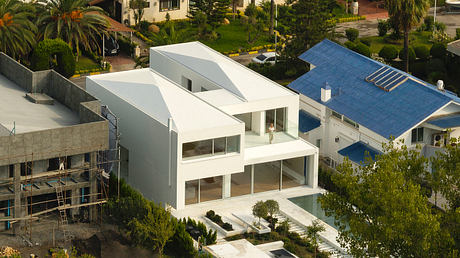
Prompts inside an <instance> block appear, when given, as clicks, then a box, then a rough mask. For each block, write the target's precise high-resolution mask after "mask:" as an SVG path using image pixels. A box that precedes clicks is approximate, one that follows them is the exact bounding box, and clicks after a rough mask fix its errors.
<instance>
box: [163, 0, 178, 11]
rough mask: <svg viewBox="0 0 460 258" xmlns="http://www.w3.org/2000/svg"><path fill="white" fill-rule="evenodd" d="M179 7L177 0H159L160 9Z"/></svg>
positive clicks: (166, 9)
mask: <svg viewBox="0 0 460 258" xmlns="http://www.w3.org/2000/svg"><path fill="white" fill-rule="evenodd" d="M177 9H180V4H179V0H160V11H168V10H177Z"/></svg>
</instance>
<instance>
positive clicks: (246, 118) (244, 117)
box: [235, 113, 252, 131]
mask: <svg viewBox="0 0 460 258" xmlns="http://www.w3.org/2000/svg"><path fill="white" fill-rule="evenodd" d="M235 117H236V118H238V119H239V120H241V121H243V122H244V127H245V130H246V131H251V130H252V113H244V114H238V115H235Z"/></svg>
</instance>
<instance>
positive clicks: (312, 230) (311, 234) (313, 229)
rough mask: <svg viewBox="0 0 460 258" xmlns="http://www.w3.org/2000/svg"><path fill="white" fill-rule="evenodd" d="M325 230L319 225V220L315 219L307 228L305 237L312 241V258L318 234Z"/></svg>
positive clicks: (316, 246) (316, 247) (316, 245)
mask: <svg viewBox="0 0 460 258" xmlns="http://www.w3.org/2000/svg"><path fill="white" fill-rule="evenodd" d="M324 230H326V228H325V227H324V226H323V225H322V224H321V221H320V220H319V219H316V220H314V221H313V222H312V224H311V225H310V226H308V227H307V236H308V238H309V239H310V240H311V241H312V244H313V248H314V249H315V250H314V255H313V257H316V250H317V249H318V233H319V232H322V231H324Z"/></svg>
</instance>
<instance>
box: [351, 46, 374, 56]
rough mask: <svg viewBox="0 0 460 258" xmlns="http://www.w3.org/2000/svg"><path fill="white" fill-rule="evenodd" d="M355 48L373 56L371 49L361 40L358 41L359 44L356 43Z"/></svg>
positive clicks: (363, 53)
mask: <svg viewBox="0 0 460 258" xmlns="http://www.w3.org/2000/svg"><path fill="white" fill-rule="evenodd" d="M353 50H354V51H356V52H358V53H360V54H361V55H363V56H367V57H371V49H370V48H369V47H368V46H366V45H364V44H363V43H361V42H358V44H356V46H355V49H353Z"/></svg>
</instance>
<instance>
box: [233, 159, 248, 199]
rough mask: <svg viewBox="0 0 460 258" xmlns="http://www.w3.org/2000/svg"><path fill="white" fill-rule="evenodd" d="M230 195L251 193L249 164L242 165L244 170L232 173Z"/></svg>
mask: <svg viewBox="0 0 460 258" xmlns="http://www.w3.org/2000/svg"><path fill="white" fill-rule="evenodd" d="M231 181H232V185H231V196H232V197H234V196H240V195H245V194H250V193H251V165H249V166H245V167H244V172H241V173H237V174H232V180H231Z"/></svg>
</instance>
